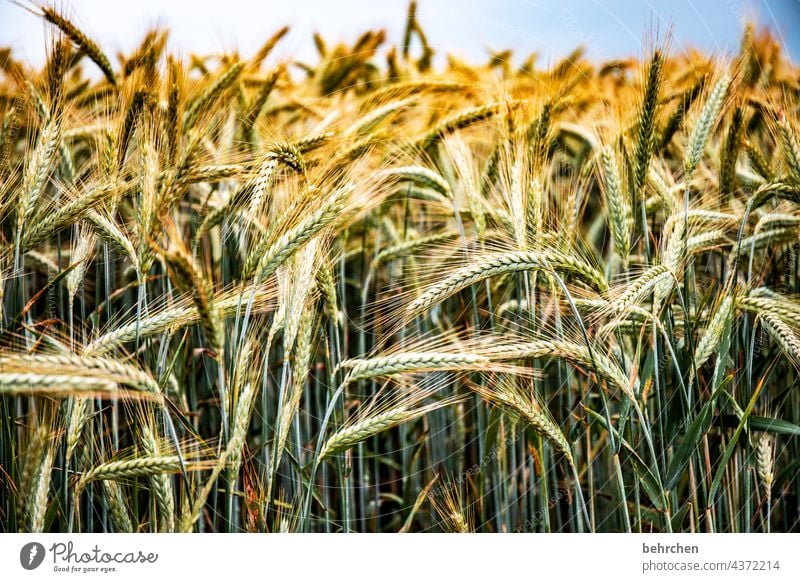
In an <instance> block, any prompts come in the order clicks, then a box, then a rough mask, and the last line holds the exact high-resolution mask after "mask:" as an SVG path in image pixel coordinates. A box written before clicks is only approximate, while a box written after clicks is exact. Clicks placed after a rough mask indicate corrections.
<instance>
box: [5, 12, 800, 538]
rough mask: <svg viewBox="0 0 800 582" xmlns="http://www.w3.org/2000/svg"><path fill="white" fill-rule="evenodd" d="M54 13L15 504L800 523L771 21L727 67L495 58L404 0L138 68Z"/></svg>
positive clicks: (790, 231)
mask: <svg viewBox="0 0 800 582" xmlns="http://www.w3.org/2000/svg"><path fill="white" fill-rule="evenodd" d="M12 9H16V8H13V7H12ZM31 10H32V11H33V12H35V13H37V14H38V15H43V17H44V20H45V21H47V22H48V23H51V24H54V25H55V26H54V27H53V26H48V28H50V29H51V32H53V33H55V34H56V35H57V36H56V37H55V38H54V39H53V40H52V42H49V43H47V45H48V50H47V55H46V58H45V59H44V64H43V66H38V65H36V64H34V63H29V62H26V61H25V60H24V59H22V58H21V57H20V55H21V54H23V53H22V52H21V51H17V48H16V47H14V48H6V49H0V516H2V517H1V518H0V522H2V524H0V529H2V530H3V531H8V532H19V531H42V532H44V531H51V532H54V533H55V532H69V533H82V532H92V533H95V532H137V531H149V532H159V531H162V532H169V531H198V532H234V531H237V532H238V531H247V532H290V531H302V532H336V531H345V532H354V531H358V532H382V531H397V530H398V529H400V530H401V531H404V532H406V531H408V532H412V531H432V530H443V531H453V532H472V531H475V532H511V531H544V532H552V531H585V530H590V531H595V530H597V531H603V532H620V531H625V532H627V531H638V532H645V531H655V532H659V531H660V532H669V531H672V530H673V529H674V530H675V531H698V530H709V531H730V532H740V531H741V532H753V531H791V530H792V529H796V524H797V523H798V519H799V517H798V508H797V507H796V503H795V500H796V499H797V497H798V494H800V488H798V483H800V479H798V470H800V469H799V468H798V465H797V463H796V462H794V459H795V458H796V457H797V453H798V451H797V450H796V449H797V442H796V439H795V438H794V436H793V435H795V434H797V432H798V426H800V397H799V396H798V395H800V391H798V390H797V388H798V386H797V384H798V381H797V369H798V367H800V325H798V322H800V274H799V273H798V253H799V252H800V246H798V244H797V243H798V240H800V239H799V238H798V237H799V236H800V146H798V122H799V121H800V120H799V119H798V116H797V114H798V110H800V109H799V108H798V94H797V90H796V89H797V80H798V78H800V77H798V67H797V65H796V64H794V63H792V62H791V60H790V59H788V58H787V57H786V55H785V54H783V53H782V51H781V43H780V42H778V41H777V40H776V39H775V38H774V37H772V36H771V35H770V33H769V32H768V31H765V32H764V33H758V34H756V33H755V31H754V29H752V28H748V29H747V30H746V32H745V36H744V39H743V41H742V45H741V53H740V55H739V56H738V58H737V59H736V61H735V63H734V64H733V65H730V64H728V63H726V59H725V58H724V57H720V56H719V55H712V54H704V53H703V52H702V51H691V52H689V53H686V52H684V51H675V52H671V53H669V54H668V53H667V51H666V50H662V49H660V48H659V49H656V50H654V51H651V52H649V54H647V55H646V56H645V57H644V58H643V59H639V60H638V61H637V60H636V59H635V58H629V59H624V60H619V61H605V62H597V63H593V62H592V63H590V62H589V61H587V60H586V59H585V58H584V57H583V53H582V50H576V51H573V52H571V53H570V54H569V56H568V57H567V58H565V59H563V60H561V61H560V62H558V63H556V64H555V65H554V66H552V67H548V66H547V64H546V63H545V64H537V62H536V55H535V54H532V55H530V56H527V57H525V56H523V57H522V58H521V59H517V58H515V57H517V56H518V55H512V53H511V51H509V50H503V49H502V47H500V50H498V51H491V53H490V54H489V55H488V57H487V58H480V57H478V61H475V62H473V61H468V60H466V59H464V58H461V57H458V56H456V55H450V54H445V53H443V52H442V51H439V52H436V51H435V49H434V47H437V46H440V45H438V44H437V43H435V42H433V39H431V41H429V40H428V38H427V36H426V35H425V33H424V31H423V24H424V22H423V19H424V16H425V15H424V14H423V13H421V12H420V13H418V11H417V10H416V3H415V2H412V3H411V5H410V6H409V14H408V20H407V23H406V30H405V38H404V39H402V42H403V46H399V45H393V44H392V40H393V39H391V38H390V37H389V36H387V35H386V33H384V32H383V31H378V30H374V31H373V30H370V31H365V32H364V33H363V34H361V35H360V36H358V37H357V38H356V39H355V40H354V41H352V42H347V41H339V40H334V41H333V42H332V41H331V39H327V38H323V37H322V36H321V35H319V34H315V35H314V37H313V43H314V46H316V52H314V51H313V50H312V53H311V56H310V58H309V59H304V60H303V61H302V62H301V61H298V54H299V53H297V49H298V48H299V45H297V41H298V39H297V38H295V39H294V41H293V42H292V44H291V46H290V45H285V47H284V50H280V51H274V50H273V49H274V47H275V46H276V44H277V43H278V41H279V40H280V39H281V38H284V36H285V35H286V34H287V30H288V28H287V27H283V28H281V29H279V30H277V31H276V32H275V33H274V34H272V32H273V31H268V33H267V34H266V35H265V37H264V39H262V44H261V47H262V48H261V49H260V50H258V51H257V52H256V53H255V55H252V56H251V55H250V54H244V53H240V52H238V51H237V50H236V49H235V47H228V48H229V49H230V51H229V52H214V53H209V54H196V53H191V52H189V53H185V52H182V49H181V47H180V46H179V44H175V42H174V41H175V40H176V39H172V40H171V41H170V42H167V39H168V31H167V30H163V29H159V28H155V29H153V30H150V31H148V32H147V33H146V34H145V35H144V37H143V38H142V40H141V42H140V43H138V44H137V45H136V46H135V48H134V50H132V51H122V52H120V53H115V55H113V56H114V57H115V58H114V59H113V62H112V61H110V60H109V59H108V58H107V57H106V54H109V56H111V55H110V53H108V52H106V53H104V52H103V50H107V49H101V47H99V46H98V45H97V44H96V43H95V42H93V41H92V40H91V39H90V38H89V37H87V36H86V35H85V34H84V33H83V32H82V31H81V30H79V29H78V28H77V27H76V24H75V23H78V22H79V20H78V19H76V20H75V21H71V20H67V19H66V18H65V17H64V16H62V15H61V14H60V13H59V12H56V11H55V10H54V9H53V8H52V7H47V8H43V7H42V8H40V7H39V6H36V7H33V8H32V9H31ZM399 16H401V17H404V15H399ZM270 34H271V36H270ZM667 36H670V35H669V34H668V35H667ZM308 40H309V42H311V40H312V39H308ZM394 40H397V41H400V40H401V39H394ZM472 40H473V43H478V44H480V43H481V42H482V40H481V39H480V38H475V39H472ZM484 40H485V39H484ZM650 42H652V39H650ZM656 42H658V41H656ZM411 44H413V45H414V46H413V47H410V46H409V45H411ZM645 44H647V41H646V42H645ZM20 48H22V49H25V47H20ZM27 48H30V47H27ZM312 48H313V47H312ZM532 48H533V49H535V47H532ZM15 51H17V52H15ZM26 52H27V50H26ZM473 52H474V51H473ZM85 57H88V58H90V59H91V60H92V61H94V63H95V64H96V65H98V66H99V67H100V69H101V70H102V72H103V74H102V75H100V74H97V73H96V72H93V71H92V68H93V66H94V65H92V64H91V63H88V64H87V63H86V58H85ZM434 57H435V58H434ZM515 62H518V63H519V66H515V65H514V63H515ZM638 70H641V75H638V77H641V78H640V79H638V78H636V79H635V78H634V77H637V74H636V72H637V71H638ZM726 71H729V74H725V73H726ZM728 101H730V102H731V105H732V106H731V111H730V112H729V113H725V111H726V103H727V102H728ZM634 216H635V217H636V218H635V219H634V218H633V217H634ZM256 403H257V405H256ZM451 403H452V404H455V406H449V404H451ZM556 419H557V420H556ZM778 439H781V440H780V442H778ZM434 484H439V487H438V488H434V487H433V485H434ZM584 489H585V493H584ZM584 495H586V497H585V499H586V500H587V501H584ZM426 499H429V500H430V501H431V503H430V507H423V506H424V505H425V500H426Z"/></svg>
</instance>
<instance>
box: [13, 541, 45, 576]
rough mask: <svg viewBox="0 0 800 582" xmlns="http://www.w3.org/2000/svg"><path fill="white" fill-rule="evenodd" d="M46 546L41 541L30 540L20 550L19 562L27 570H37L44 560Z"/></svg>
mask: <svg viewBox="0 0 800 582" xmlns="http://www.w3.org/2000/svg"><path fill="white" fill-rule="evenodd" d="M44 554H45V552H44V546H43V545H42V544H40V543H39V542H30V543H27V544H25V545H24V546H22V549H21V550H20V551H19V563H20V564H22V567H23V568H25V569H26V570H35V569H36V568H38V567H39V566H41V565H42V562H44Z"/></svg>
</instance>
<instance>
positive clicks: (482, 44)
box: [0, 0, 800, 64]
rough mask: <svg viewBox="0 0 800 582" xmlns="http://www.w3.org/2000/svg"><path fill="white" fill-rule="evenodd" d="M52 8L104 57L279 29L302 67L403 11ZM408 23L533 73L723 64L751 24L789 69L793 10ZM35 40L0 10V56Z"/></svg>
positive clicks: (756, 2) (15, 8)
mask: <svg viewBox="0 0 800 582" xmlns="http://www.w3.org/2000/svg"><path fill="white" fill-rule="evenodd" d="M57 6H60V7H61V8H62V9H63V10H64V11H65V12H66V13H67V14H69V15H70V16H71V17H73V18H74V20H75V21H76V22H77V23H78V24H79V25H80V26H81V27H82V28H83V29H84V30H85V31H86V32H87V33H88V34H90V35H91V36H92V37H93V38H95V39H96V40H98V41H99V42H100V43H101V44H102V46H103V47H105V49H106V50H107V52H109V53H116V51H117V50H130V49H131V48H133V47H134V46H136V45H137V43H138V42H139V41H140V40H141V38H142V36H143V35H144V33H145V31H146V30H147V29H148V28H149V27H150V26H152V25H154V24H161V25H164V26H169V27H170V28H171V31H172V32H171V36H170V46H171V49H172V50H178V51H183V52H190V51H194V52H201V53H203V52H216V51H223V50H233V49H235V50H239V51H240V52H241V53H242V54H244V55H247V54H252V53H253V52H254V51H255V50H257V48H258V47H259V46H260V44H261V43H262V42H263V41H264V39H266V37H267V36H269V35H270V34H271V33H272V32H273V31H275V30H276V29H277V28H278V27H280V26H282V25H284V24H288V25H290V26H291V27H292V31H291V33H290V35H289V36H288V37H287V38H286V39H285V40H284V41H283V42H282V43H281V45H280V47H279V49H278V51H277V53H278V56H279V57H290V56H291V57H294V58H298V59H300V60H313V59H314V58H315V54H316V53H315V51H314V48H313V43H312V42H311V33H312V32H313V31H319V32H321V33H322V34H323V36H325V38H326V39H329V40H334V39H339V40H353V39H354V38H355V37H356V36H357V35H358V34H359V33H360V32H362V31H363V30H364V29H365V28H367V27H373V28H385V29H386V30H387V32H388V34H389V39H390V40H391V41H393V42H399V41H400V39H401V38H402V29H403V22H404V18H405V10H406V7H407V1H406V0H380V1H379V0H371V1H368V0H367V1H365V0H360V1H358V0H335V1H334V0H327V1H326V0H290V1H287V0H278V1H276V0H266V1H264V0H262V1H254V0H249V1H248V0H194V1H179V0H171V1H167V0H133V1H130V0H129V1H126V2H115V1H114V2H112V1H109V0H58V1H57ZM418 14H419V18H420V21H421V23H422V25H423V27H424V29H425V31H426V32H427V35H428V37H429V40H430V42H431V44H432V45H433V46H434V47H435V48H437V49H438V50H439V51H440V52H451V53H455V54H458V55H460V56H462V57H465V58H467V59H470V60H476V59H483V58H484V56H485V55H486V54H487V49H488V48H492V49H500V48H512V49H514V51H515V56H516V57H517V58H520V57H522V56H523V55H526V54H528V53H529V52H532V51H537V52H539V54H540V61H539V63H540V64H548V63H552V62H554V61H556V60H557V59H558V58H560V57H562V56H564V55H565V54H567V53H569V52H570V51H571V50H572V49H573V48H575V47H576V46H577V45H581V44H582V45H585V46H586V48H587V54H588V56H589V57H590V58H593V59H598V60H599V59H603V58H618V57H624V56H631V55H634V56H636V55H641V54H642V39H647V38H650V39H651V40H652V38H653V36H654V35H653V31H660V32H661V33H663V32H664V31H665V30H667V29H669V28H671V29H672V31H673V32H672V41H671V48H672V51H673V52H680V51H683V50H685V49H686V48H688V47H697V48H700V49H704V50H708V51H714V52H717V53H735V52H736V50H737V49H738V46H739V40H740V36H741V30H742V25H743V23H744V22H745V21H746V20H748V19H752V20H755V21H756V22H758V23H759V24H761V25H763V26H768V27H770V28H771V29H773V30H774V31H775V33H776V35H777V37H778V40H779V42H781V44H782V45H783V46H784V47H785V48H786V49H787V51H788V53H789V54H790V55H791V57H792V60H793V61H794V62H795V63H798V62H800V33H798V32H797V30H800V0H769V1H767V0H714V1H710V0H705V1H703V0H672V1H661V2H657V1H654V0H650V1H641V2H639V1H636V2H635V1H631V0H602V1H600V0H583V1H578V0H493V1H489V0H420V2H419V10H418ZM792 27H794V29H795V34H794V35H792V34H791V32H792ZM46 30H47V28H46V27H45V26H44V25H43V24H42V22H41V20H40V19H38V18H37V17H35V16H34V15H32V14H30V13H29V12H28V11H26V10H24V9H23V8H21V7H20V6H19V5H17V4H14V3H12V2H10V1H9V0H0V46H6V45H11V46H13V47H14V49H15V51H16V53H17V56H18V57H20V56H24V57H25V58H27V59H28V60H30V61H33V62H36V63H41V62H42V60H43V58H44V46H45V42H44V41H45V38H46ZM651 44H652V43H651Z"/></svg>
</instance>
